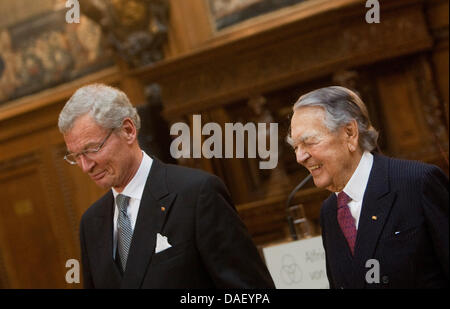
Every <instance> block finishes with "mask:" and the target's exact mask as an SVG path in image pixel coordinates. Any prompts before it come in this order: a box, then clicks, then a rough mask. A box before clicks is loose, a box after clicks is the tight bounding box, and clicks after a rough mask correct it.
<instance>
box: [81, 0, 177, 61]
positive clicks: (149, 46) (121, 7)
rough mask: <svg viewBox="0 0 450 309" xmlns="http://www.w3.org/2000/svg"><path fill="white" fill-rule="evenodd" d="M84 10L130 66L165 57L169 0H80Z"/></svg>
mask: <svg viewBox="0 0 450 309" xmlns="http://www.w3.org/2000/svg"><path fill="white" fill-rule="evenodd" d="M80 7H81V10H82V11H83V13H84V14H86V15H87V16H89V17H90V18H91V19H92V20H94V21H95V22H97V23H98V24H99V25H100V26H101V28H102V30H103V32H104V34H105V36H106V38H107V39H108V42H109V43H110V45H111V46H112V47H113V49H114V50H115V51H116V52H117V54H118V55H119V56H120V57H121V58H122V59H123V60H125V61H126V63H127V64H128V65H130V66H131V67H138V66H143V65H149V64H151V63H154V62H156V61H159V60H161V59H162V58H163V52H162V45H163V43H164V42H165V41H166V39H167V27H168V12H169V4H168V2H167V0H97V1H90V0H80Z"/></svg>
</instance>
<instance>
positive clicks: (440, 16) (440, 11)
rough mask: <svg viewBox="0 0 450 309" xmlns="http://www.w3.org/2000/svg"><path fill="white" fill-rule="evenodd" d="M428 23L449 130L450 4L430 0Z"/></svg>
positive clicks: (439, 0)
mask: <svg viewBox="0 0 450 309" xmlns="http://www.w3.org/2000/svg"><path fill="white" fill-rule="evenodd" d="M426 4H427V6H426V13H427V21H428V24H429V27H430V32H431V35H432V36H433V39H434V46H433V50H432V51H431V59H432V64H433V71H434V78H435V80H436V84H437V87H438V91H439V94H440V97H441V99H442V104H443V106H444V109H445V116H446V120H447V128H448V127H449V109H448V105H449V103H448V102H449V90H448V89H449V87H448V85H449V79H448V77H449V63H448V59H449V47H448V41H449V36H448V29H449V2H448V1H447V0H429V1H427V2H426Z"/></svg>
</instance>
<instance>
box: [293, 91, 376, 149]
mask: <svg viewBox="0 0 450 309" xmlns="http://www.w3.org/2000/svg"><path fill="white" fill-rule="evenodd" d="M305 106H318V107H322V108H323V109H324V110H325V120H324V124H325V126H326V127H327V128H328V129H329V130H330V131H331V132H335V131H336V130H337V129H338V128H340V127H342V126H343V125H346V124H348V123H349V122H351V121H352V120H353V119H354V120H356V123H357V124H358V131H359V140H358V144H359V146H360V147H361V149H362V150H363V151H364V150H367V151H372V150H373V149H374V148H376V147H377V140H378V132H377V131H376V130H375V128H374V127H373V126H372V124H371V123H370V119H369V113H368V112H367V108H366V105H365V104H364V102H363V101H362V100H361V99H360V98H359V97H358V95H357V94H356V93H354V92H353V91H351V90H349V89H347V88H344V87H340V86H331V87H326V88H320V89H317V90H313V91H311V92H309V93H307V94H305V95H302V96H301V97H300V98H299V99H298V100H297V102H295V104H294V107H293V111H294V112H295V111H296V110H297V109H299V108H300V107H305ZM289 140H291V137H290V136H288V141H289Z"/></svg>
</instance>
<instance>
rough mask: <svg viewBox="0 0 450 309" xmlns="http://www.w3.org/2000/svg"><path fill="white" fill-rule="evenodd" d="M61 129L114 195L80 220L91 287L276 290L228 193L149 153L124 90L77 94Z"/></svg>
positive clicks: (76, 158)
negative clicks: (141, 144) (140, 140)
mask: <svg viewBox="0 0 450 309" xmlns="http://www.w3.org/2000/svg"><path fill="white" fill-rule="evenodd" d="M58 126H59V129H60V131H61V133H62V134H63V136H64V140H65V142H66V146H67V150H68V154H67V155H66V156H65V157H64V159H65V160H66V161H67V162H68V163H70V164H72V165H78V167H80V168H81V169H82V170H83V172H84V173H86V174H88V175H89V177H90V178H91V179H92V180H93V181H94V182H95V183H96V184H97V185H98V186H100V187H102V188H105V189H111V190H109V191H108V192H107V193H106V194H105V195H104V196H102V197H101V198H100V199H99V200H98V201H96V202H95V203H94V204H93V205H91V207H89V209H88V210H87V211H86V212H85V213H84V215H83V217H82V219H81V224H80V243H81V253H82V266H83V281H84V286H85V287H87V288H214V287H217V288H273V287H274V284H273V281H272V278H271V277H270V274H269V272H268V270H267V268H266V266H265V264H264V263H263V261H262V259H261V257H260V256H259V254H258V251H257V249H256V247H255V245H254V244H253V242H252V240H251V238H250V235H249V233H248V231H247V230H246V228H245V226H244V224H243V223H242V222H241V220H240V219H239V216H238V214H237V212H236V210H235V208H234V206H233V202H232V201H231V198H230V196H229V193H228V191H227V189H226V188H225V186H224V184H223V183H222V182H221V181H220V180H219V179H218V178H217V177H216V176H213V175H210V174H208V173H205V172H202V171H199V170H194V169H189V168H185V167H181V166H176V165H169V164H164V163H162V162H161V161H159V160H158V159H156V158H152V157H150V156H148V155H147V154H146V153H145V152H144V151H142V150H141V148H140V146H139V144H138V141H137V135H138V130H139V128H140V118H139V115H138V114H137V112H136V109H135V108H134V107H133V106H132V105H131V103H130V101H129V100H128V98H127V96H126V95H125V94H124V93H123V92H122V91H120V90H118V89H116V88H113V87H109V86H106V85H101V84H94V85H88V86H85V87H82V88H80V89H78V90H77V91H76V92H75V94H74V95H73V96H72V97H71V98H70V100H69V101H68V102H67V103H66V105H65V106H64V108H63V110H62V111H61V113H60V116H59V122H58Z"/></svg>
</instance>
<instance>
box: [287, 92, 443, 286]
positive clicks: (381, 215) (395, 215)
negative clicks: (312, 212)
mask: <svg viewBox="0 0 450 309" xmlns="http://www.w3.org/2000/svg"><path fill="white" fill-rule="evenodd" d="M293 111H294V114H293V116H292V119H291V128H290V136H288V141H289V143H290V144H291V145H292V147H293V148H294V151H295V154H296V158H297V162H298V163H299V164H301V165H303V166H304V167H305V168H307V169H308V170H309V172H310V173H311V175H312V177H313V179H314V184H315V185H316V186H317V187H319V188H325V189H327V190H329V191H331V192H332V194H331V195H330V197H329V198H328V199H327V200H326V201H325V202H324V203H323V205H322V208H321V214H320V222H321V227H322V239H323V245H324V248H325V253H326V266H327V275H328V279H329V282H330V287H331V288H443V287H448V285H449V218H448V178H447V176H446V175H445V174H444V173H443V171H442V170H440V169H439V168H438V167H436V166H434V165H430V164H425V163H421V162H415V161H407V160H400V159H394V158H389V157H386V156H383V155H381V154H378V153H376V152H373V150H374V149H375V148H376V146H377V138H378V133H377V131H376V130H375V129H374V128H373V126H372V125H371V122H370V119H369V115H368V112H367V109H366V106H365V105H364V103H363V101H362V100H361V99H360V98H359V97H358V95H356V94H355V93H354V92H352V91H350V90H349V89H346V88H343V87H338V86H333V87H326V88H321V89H317V90H314V91H311V92H309V93H307V94H305V95H303V96H301V97H300V98H299V99H298V101H297V102H296V103H295V104H294V107H293ZM396 112H401V111H396ZM399 125H401V124H399Z"/></svg>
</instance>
